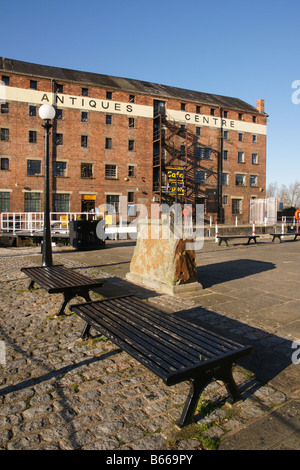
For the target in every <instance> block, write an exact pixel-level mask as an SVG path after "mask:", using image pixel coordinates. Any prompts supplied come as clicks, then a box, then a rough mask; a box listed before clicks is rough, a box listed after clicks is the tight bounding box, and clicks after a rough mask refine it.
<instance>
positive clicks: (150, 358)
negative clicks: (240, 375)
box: [70, 295, 252, 427]
mask: <svg viewBox="0 0 300 470" xmlns="http://www.w3.org/2000/svg"><path fill="white" fill-rule="evenodd" d="M70 309H71V310H72V311H73V312H75V313H76V314H77V315H79V316H80V317H81V318H82V319H83V320H84V321H85V322H86V323H85V327H84V329H83V331H82V335H81V337H82V338H86V337H88V336H89V335H90V329H91V328H92V327H93V328H95V329H96V330H97V331H99V332H100V333H101V334H102V335H104V336H106V337H107V338H108V339H110V340H111V341H113V342H114V343H115V344H116V345H117V346H119V347H120V348H121V349H123V350H124V351H126V352H127V353H128V354H130V355H131V356H132V357H134V358H135V359H136V360H138V361H139V362H140V363H141V364H143V365H144V366H146V367H147V368H148V369H150V370H151V371H152V372H154V373H155V374H156V375H158V376H159V377H160V378H161V379H162V380H163V381H164V383H165V384H166V385H175V384H177V383H180V382H183V381H190V383H191V388H190V392H189V394H188V397H187V399H186V403H185V405H184V409H183V412H182V415H181V418H180V420H179V422H178V423H177V424H178V426H179V427H182V426H185V425H187V424H191V423H192V422H193V417H194V414H195V410H196V406H197V403H198V401H199V397H200V395H201V393H202V391H203V390H204V388H205V387H206V386H207V385H208V384H209V383H210V382H211V381H213V380H221V381H223V382H224V384H225V386H226V389H227V391H228V393H229V395H230V397H231V400H232V402H236V401H239V400H241V394H240V392H239V390H238V388H237V385H236V383H235V381H234V379H233V376H232V367H233V363H235V362H236V361H237V360H238V359H240V358H242V357H244V356H246V355H248V354H250V353H252V348H251V347H250V346H241V345H240V344H237V343H235V342H233V341H230V340H227V339H225V338H223V337H221V336H219V335H216V334H214V333H212V332H210V331H208V330H206V329H204V328H201V327H200V326H196V325H194V324H191V323H189V322H188V321H186V320H183V319H180V318H178V317H176V315H172V314H166V313H164V312H162V311H160V310H158V309H157V308H155V307H153V306H151V305H149V303H146V302H144V301H142V300H140V299H138V298H136V297H134V295H125V296H120V297H114V298H110V299H105V300H99V301H93V302H88V303H83V304H76V305H71V306H70Z"/></svg>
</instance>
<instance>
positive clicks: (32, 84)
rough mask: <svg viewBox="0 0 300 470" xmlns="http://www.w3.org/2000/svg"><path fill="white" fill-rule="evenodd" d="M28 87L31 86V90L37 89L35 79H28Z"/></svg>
mask: <svg viewBox="0 0 300 470" xmlns="http://www.w3.org/2000/svg"><path fill="white" fill-rule="evenodd" d="M29 88H31V89H32V90H37V81H36V80H30V84H29Z"/></svg>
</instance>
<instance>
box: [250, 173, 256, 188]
mask: <svg viewBox="0 0 300 470" xmlns="http://www.w3.org/2000/svg"><path fill="white" fill-rule="evenodd" d="M250 186H252V188H257V176H256V175H250Z"/></svg>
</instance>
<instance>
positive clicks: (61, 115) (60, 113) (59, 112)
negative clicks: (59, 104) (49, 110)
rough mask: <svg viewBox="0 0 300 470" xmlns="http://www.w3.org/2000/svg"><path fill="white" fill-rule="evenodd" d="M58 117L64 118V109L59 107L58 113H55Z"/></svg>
mask: <svg viewBox="0 0 300 470" xmlns="http://www.w3.org/2000/svg"><path fill="white" fill-rule="evenodd" d="M55 117H56V119H60V120H61V119H62V118H63V110H62V109H57V110H56V114H55Z"/></svg>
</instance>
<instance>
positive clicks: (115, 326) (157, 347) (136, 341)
mask: <svg viewBox="0 0 300 470" xmlns="http://www.w3.org/2000/svg"><path fill="white" fill-rule="evenodd" d="M91 309H92V310H91ZM82 313H83V314H84V315H86V316H87V317H89V318H91V319H93V320H94V321H95V322H96V323H97V324H98V325H99V328H100V329H101V330H102V328H103V330H104V331H105V332H106V333H108V334H110V333H109V332H111V333H112V334H113V335H114V338H115V339H116V338H118V340H122V341H124V342H126V344H127V345H128V346H129V347H130V348H131V350H132V351H134V354H136V352H137V351H138V352H140V353H142V354H143V355H145V356H147V357H148V358H149V361H151V360H152V361H153V362H154V363H155V364H159V365H160V367H161V368H162V369H164V370H165V371H167V372H170V371H172V370H174V371H175V370H177V369H180V368H182V369H183V368H184V367H185V366H187V365H188V364H189V361H184V360H181V357H180V356H178V355H177V354H175V353H174V354H172V355H171V351H170V350H169V351H168V349H167V348H164V346H163V345H162V343H161V341H158V340H156V338H155V336H147V335H145V334H143V333H142V332H141V331H140V330H139V329H137V328H133V327H132V325H129V324H126V322H124V321H122V320H121V319H119V318H117V316H115V317H113V316H110V315H109V313H108V312H107V311H104V309H101V305H99V304H97V305H95V306H92V307H90V308H89V305H88V304H87V305H86V306H82ZM106 333H104V335H105V336H107V334H106Z"/></svg>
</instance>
